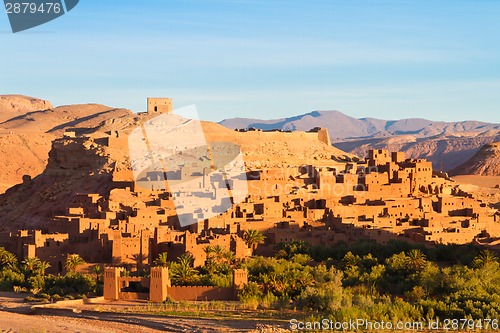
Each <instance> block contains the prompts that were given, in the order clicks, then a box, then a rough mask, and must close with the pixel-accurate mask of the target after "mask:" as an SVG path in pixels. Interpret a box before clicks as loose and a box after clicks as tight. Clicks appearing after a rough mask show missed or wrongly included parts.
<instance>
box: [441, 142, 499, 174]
mask: <svg viewBox="0 0 500 333" xmlns="http://www.w3.org/2000/svg"><path fill="white" fill-rule="evenodd" d="M450 174H451V175H479V176H500V142H494V143H491V144H486V145H484V146H483V147H482V148H481V149H480V150H479V151H478V152H477V153H476V154H475V155H474V156H472V157H471V158H470V159H469V160H468V161H466V162H465V163H463V164H461V165H460V166H458V167H456V168H455V169H453V170H451V171H450Z"/></svg>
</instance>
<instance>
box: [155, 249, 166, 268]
mask: <svg viewBox="0 0 500 333" xmlns="http://www.w3.org/2000/svg"><path fill="white" fill-rule="evenodd" d="M167 258H168V253H167V252H162V253H160V254H159V255H158V258H156V259H155V261H154V264H155V266H158V267H167V263H168V260H167Z"/></svg>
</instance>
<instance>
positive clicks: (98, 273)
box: [92, 265, 102, 282]
mask: <svg viewBox="0 0 500 333" xmlns="http://www.w3.org/2000/svg"><path fill="white" fill-rule="evenodd" d="M92 270H93V271H94V274H95V280H96V282H99V276H101V274H102V267H101V266H100V265H95V266H94V267H92Z"/></svg>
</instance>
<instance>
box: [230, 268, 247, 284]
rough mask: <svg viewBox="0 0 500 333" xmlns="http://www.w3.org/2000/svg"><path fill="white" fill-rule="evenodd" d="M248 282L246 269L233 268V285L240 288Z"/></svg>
mask: <svg viewBox="0 0 500 333" xmlns="http://www.w3.org/2000/svg"><path fill="white" fill-rule="evenodd" d="M247 283H248V272H247V270H246V269H235V270H234V271H233V286H234V287H235V288H241V287H243V286H244V285H245V284H247Z"/></svg>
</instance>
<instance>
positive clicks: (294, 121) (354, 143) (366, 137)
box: [220, 111, 500, 171]
mask: <svg viewBox="0 0 500 333" xmlns="http://www.w3.org/2000/svg"><path fill="white" fill-rule="evenodd" d="M220 124H221V125H223V126H225V127H228V128H231V129H245V128H252V127H253V128H259V129H262V130H271V129H281V130H292V131H293V130H299V131H307V130H310V129H311V128H313V127H318V126H319V127H326V128H328V131H329V133H330V137H331V139H332V142H333V145H334V146H335V147H337V148H339V149H341V150H344V151H346V152H349V153H353V154H356V155H358V156H360V157H364V156H366V155H367V153H368V150H369V149H373V148H375V149H390V150H398V151H404V152H406V153H407V155H408V156H409V157H413V158H426V159H428V160H430V161H432V163H433V165H434V168H436V169H439V170H443V171H448V170H451V169H453V168H456V167H457V166H459V165H461V164H462V163H464V162H465V161H466V160H468V159H469V158H471V157H472V156H473V155H474V154H475V153H477V152H478V151H479V149H480V148H481V147H482V146H483V145H485V144H489V143H492V142H495V141H499V140H500V124H493V123H485V122H479V121H462V122H442V121H432V120H427V119H421V118H410V119H401V120H383V119H375V118H361V119H357V118H353V117H350V116H348V115H346V114H343V113H342V112H339V111H313V112H309V113H306V114H303V115H299V116H295V117H289V118H282V119H274V120H259V119H248V118H232V119H226V120H223V121H221V122H220Z"/></svg>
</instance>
